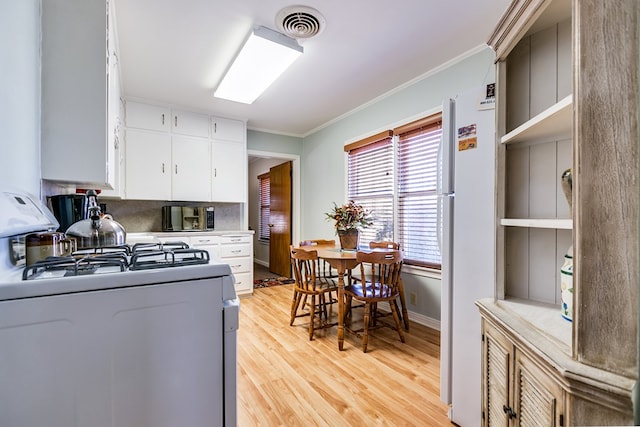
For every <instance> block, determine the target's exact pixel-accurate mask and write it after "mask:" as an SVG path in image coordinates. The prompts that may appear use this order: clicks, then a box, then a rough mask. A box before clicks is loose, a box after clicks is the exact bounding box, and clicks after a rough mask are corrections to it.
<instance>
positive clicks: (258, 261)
mask: <svg viewBox="0 0 640 427" xmlns="http://www.w3.org/2000/svg"><path fill="white" fill-rule="evenodd" d="M253 262H255V263H256V264H259V265H261V266H263V267H269V261H262V260H261V259H257V258H254V259H253Z"/></svg>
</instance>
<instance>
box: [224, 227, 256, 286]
mask: <svg viewBox="0 0 640 427" xmlns="http://www.w3.org/2000/svg"><path fill="white" fill-rule="evenodd" d="M220 260H221V261H222V262H224V263H227V264H229V266H230V267H231V272H232V273H233V276H234V278H235V287H236V293H238V294H248V293H253V237H252V236H251V235H249V234H237V235H222V236H220Z"/></svg>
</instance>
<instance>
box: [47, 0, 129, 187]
mask: <svg viewBox="0 0 640 427" xmlns="http://www.w3.org/2000/svg"><path fill="white" fill-rule="evenodd" d="M108 4H109V3H108V2H107V1H105V0H68V1H43V2H42V5H41V7H42V73H41V75H42V119H41V123H42V127H41V156H42V161H41V170H42V178H43V179H46V180H51V181H56V182H61V183H75V184H77V185H81V186H86V187H92V188H105V187H106V188H113V185H114V173H115V169H114V162H115V161H116V160H115V149H114V130H113V128H112V126H113V125H114V122H113V120H110V117H109V115H110V114H113V113H114V111H115V109H114V108H113V107H112V106H111V105H110V104H112V103H113V102H114V97H111V96H110V93H109V92H110V90H112V89H113V88H114V85H113V84H112V82H111V81H110V80H111V79H113V78H115V76H114V74H113V73H111V72H110V71H111V66H110V64H109V61H110V60H111V59H112V55H111V53H112V49H111V44H113V43H114V37H113V32H112V33H111V34H110V31H109V25H113V22H112V21H113V19H112V16H111V13H110V10H109V9H108V7H107V6H108ZM79 16H81V17H82V19H78V17H79ZM112 30H113V29H112ZM70 165H73V167H70Z"/></svg>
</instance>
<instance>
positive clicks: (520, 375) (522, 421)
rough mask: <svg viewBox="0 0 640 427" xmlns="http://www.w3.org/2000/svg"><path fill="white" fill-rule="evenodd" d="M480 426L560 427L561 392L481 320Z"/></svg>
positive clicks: (491, 325)
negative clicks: (481, 378) (481, 377)
mask: <svg viewBox="0 0 640 427" xmlns="http://www.w3.org/2000/svg"><path fill="white" fill-rule="evenodd" d="M482 373H483V381H482V387H483V388H482V420H483V422H482V425H483V427H553V426H563V425H564V409H565V405H564V391H563V389H562V387H560V385H559V384H557V383H556V382H554V381H553V380H552V379H551V376H550V375H549V373H546V372H544V371H543V370H542V369H541V368H540V365H539V364H537V363H536V362H535V361H534V359H533V358H531V357H528V356H527V354H525V353H524V352H523V351H521V350H520V349H519V348H518V347H517V346H516V345H515V344H514V343H513V341H512V340H511V339H510V338H509V337H508V334H506V333H504V332H503V330H502V329H499V328H497V327H496V326H495V325H494V324H493V323H491V322H489V321H487V319H485V318H483V319H482Z"/></svg>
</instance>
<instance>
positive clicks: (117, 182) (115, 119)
mask: <svg viewBox="0 0 640 427" xmlns="http://www.w3.org/2000/svg"><path fill="white" fill-rule="evenodd" d="M110 7H112V8H113V2H112V3H110ZM116 37H117V35H116V32H115V26H114V25H109V40H110V41H111V40H113V43H111V42H110V43H109V49H110V50H109V116H108V117H109V129H111V132H113V136H112V138H113V148H114V161H113V162H112V165H113V171H111V164H110V169H109V170H110V172H109V173H110V174H111V173H112V174H113V188H112V189H109V188H103V189H102V192H101V193H100V197H110V198H118V199H121V198H123V197H124V180H125V164H124V158H125V145H124V144H125V138H124V124H123V118H124V103H123V102H122V98H121V93H122V92H121V90H120V63H119V59H118V44H117V38H116Z"/></svg>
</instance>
